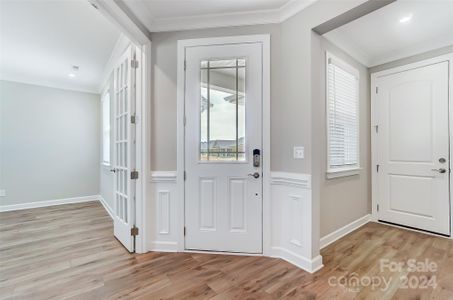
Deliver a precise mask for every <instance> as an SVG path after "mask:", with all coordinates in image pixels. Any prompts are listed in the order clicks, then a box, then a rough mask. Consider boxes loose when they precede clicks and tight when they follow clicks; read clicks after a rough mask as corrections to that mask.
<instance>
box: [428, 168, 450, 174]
mask: <svg viewBox="0 0 453 300" xmlns="http://www.w3.org/2000/svg"><path fill="white" fill-rule="evenodd" d="M431 171H435V172H439V173H441V174H443V173H446V172H447V170H446V169H444V168H440V169H431Z"/></svg>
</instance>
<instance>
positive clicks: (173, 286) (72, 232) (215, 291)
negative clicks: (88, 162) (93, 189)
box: [0, 202, 453, 300]
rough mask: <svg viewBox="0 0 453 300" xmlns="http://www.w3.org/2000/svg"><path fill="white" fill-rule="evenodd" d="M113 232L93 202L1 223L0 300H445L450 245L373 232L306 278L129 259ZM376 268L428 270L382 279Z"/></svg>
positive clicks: (240, 265) (206, 261) (265, 267)
mask: <svg viewBox="0 0 453 300" xmlns="http://www.w3.org/2000/svg"><path fill="white" fill-rule="evenodd" d="M112 227H113V226H112V221H111V219H110V218H109V216H108V215H107V213H106V212H105V211H104V209H103V207H102V206H101V205H100V204H99V203H97V202H90V203H83V204H71V205H61V206H54V207H47V208H38V209H31V210H22V211H16V212H5V213H0V299H84V300H86V299H453V241H452V240H448V239H444V238H440V237H433V236H429V235H424V234H421V233H416V232H411V231H407V230H403V229H398V228H394V227H390V226H386V225H382V224H375V223H369V224H367V225H365V226H364V227H362V228H360V229H358V230H356V231H355V232H353V233H351V234H349V235H348V236H346V237H344V238H342V239H341V240H339V241H337V242H336V243H334V244H332V245H330V246H328V247H326V248H325V249H324V250H323V251H322V255H323V258H324V265H325V267H324V268H323V269H322V270H320V271H319V272H317V273H315V274H309V273H307V272H304V271H303V270H301V269H299V268H297V267H295V266H293V265H291V264H289V263H287V262H285V261H283V260H280V259H273V258H266V257H256V256H255V257H246V256H232V255H208V254H190V253H147V254H141V255H138V254H136V255H131V254H129V253H127V251H126V250H125V249H124V248H123V247H122V246H121V245H120V244H119V243H118V241H117V240H116V239H115V238H114V237H113V233H112ZM382 259H387V260H388V262H391V263H395V264H396V263H399V262H406V261H407V260H408V259H415V260H416V261H417V262H424V261H425V260H426V259H427V260H428V262H432V263H434V264H436V265H437V270H435V271H433V272H423V270H418V272H409V271H411V270H410V266H409V265H407V264H406V265H404V266H402V267H401V268H400V269H398V268H397V270H394V269H389V268H384V269H383V270H381V267H380V264H381V260H382ZM401 276H407V278H415V279H411V280H412V281H413V282H412V283H410V284H407V285H408V288H405V282H404V278H403V279H402V278H401ZM423 276H426V279H427V281H428V280H431V282H430V283H431V285H427V287H426V288H424V286H421V283H422V281H423V282H424V279H423V278H424V277H423ZM417 278H418V279H417ZM368 279H369V280H373V281H374V282H375V283H376V285H377V283H378V280H381V281H382V280H384V279H385V280H386V282H388V284H387V285H384V284H383V283H382V282H381V285H380V286H379V287H377V286H372V285H371V284H370V282H369V281H368ZM433 279H435V280H433ZM416 280H418V281H419V282H418V284H417V285H414V284H413V283H414V282H415V281H416ZM432 283H436V285H437V286H436V287H435V288H434V287H432ZM411 287H414V288H411Z"/></svg>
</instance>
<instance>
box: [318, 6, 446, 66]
mask: <svg viewBox="0 0 453 300" xmlns="http://www.w3.org/2000/svg"><path fill="white" fill-rule="evenodd" d="M409 15H412V18H411V20H410V21H408V22H405V23H400V20H401V19H402V18H404V17H406V16H409ZM324 36H325V37H326V38H327V39H328V40H330V41H331V42H333V43H334V44H336V45H337V46H338V47H340V48H342V49H343V50H345V51H346V52H348V53H349V54H350V55H351V56H353V57H355V58H356V59H357V60H359V61H360V62H362V63H363V64H364V65H366V66H368V67H372V66H376V65H380V64H383V63H386V62H390V61H393V60H396V59H400V58H404V57H408V56H411V55H415V54H419V53H423V52H426V51H429V50H433V49H437V48H441V47H444V46H448V45H452V44H453V0H418V1H414V0H398V1H396V2H394V3H392V4H389V5H387V6H385V7H383V8H381V9H379V10H377V11H374V12H372V13H371V14H369V15H366V16H364V17H362V18H359V19H357V20H355V21H353V22H351V23H348V24H346V25H344V26H342V27H340V28H337V29H335V30H333V31H331V32H329V33H326V34H325V35H324Z"/></svg>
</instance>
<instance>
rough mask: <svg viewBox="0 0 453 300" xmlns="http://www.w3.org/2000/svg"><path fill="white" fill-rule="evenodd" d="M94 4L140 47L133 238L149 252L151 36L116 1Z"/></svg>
mask: <svg viewBox="0 0 453 300" xmlns="http://www.w3.org/2000/svg"><path fill="white" fill-rule="evenodd" d="M89 2H90V3H92V4H95V6H96V8H97V9H98V11H99V12H100V13H101V14H102V15H103V16H105V17H106V18H107V19H108V20H110V21H112V22H113V23H115V24H116V25H117V26H118V27H119V29H120V30H121V32H122V33H123V34H124V35H126V36H127V38H128V39H129V40H130V41H131V42H132V43H133V44H135V46H136V47H137V48H138V49H139V50H140V51H139V52H140V55H137V60H138V63H139V72H137V75H136V76H137V78H136V85H137V86H136V112H135V114H136V117H137V120H138V121H137V123H136V170H137V171H138V172H139V177H138V179H137V180H136V195H135V198H136V200H135V225H136V227H138V228H139V233H138V235H137V236H136V238H135V243H136V249H135V252H136V253H146V252H148V248H149V246H148V223H149V222H148V218H149V214H148V211H147V209H148V206H147V201H145V200H146V195H147V193H148V187H147V184H146V183H147V182H148V176H149V170H150V169H151V168H150V159H149V158H150V157H151V155H150V153H151V143H150V137H149V132H151V122H150V120H151V106H150V103H151V85H150V84H145V83H147V82H150V80H151V38H150V34H149V32H147V31H146V30H144V28H142V27H140V26H139V25H137V24H136V23H134V22H131V20H130V17H129V16H128V15H127V14H126V12H124V11H123V10H122V8H121V7H120V6H119V5H118V3H117V2H115V1H102V0H89Z"/></svg>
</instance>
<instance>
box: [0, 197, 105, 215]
mask: <svg viewBox="0 0 453 300" xmlns="http://www.w3.org/2000/svg"><path fill="white" fill-rule="evenodd" d="M100 197H101V196H99V195H93V196H84V197H74V198H64V199H55V200H46V201H37V202H28V203H21V204H11V205H1V206H0V212H5V211H14V210H22V209H30V208H38V207H47V206H54V205H62V204H71V203H83V202H91V201H98V200H99V198H100Z"/></svg>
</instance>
